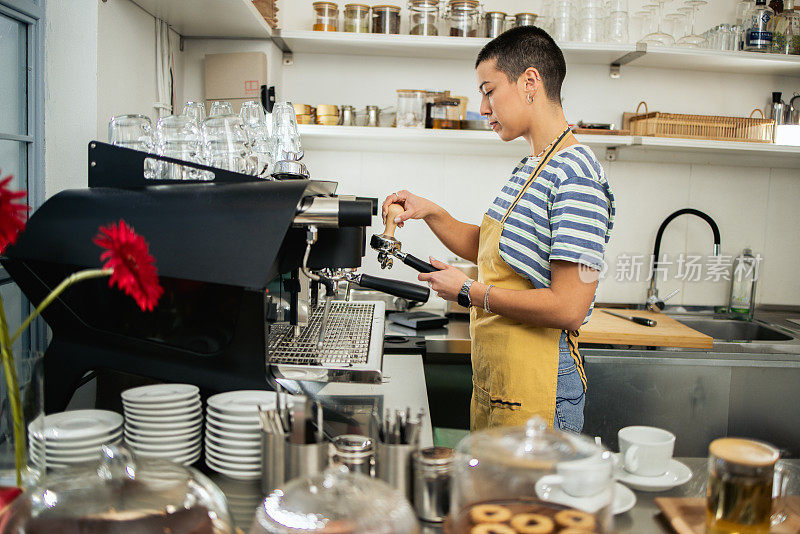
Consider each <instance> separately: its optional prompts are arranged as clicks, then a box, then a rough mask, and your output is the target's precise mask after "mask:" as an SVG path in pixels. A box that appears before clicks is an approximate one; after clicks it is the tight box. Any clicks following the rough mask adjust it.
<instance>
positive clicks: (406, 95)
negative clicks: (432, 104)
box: [395, 89, 427, 128]
mask: <svg viewBox="0 0 800 534" xmlns="http://www.w3.org/2000/svg"><path fill="white" fill-rule="evenodd" d="M426 96H427V93H426V92H425V91H419V90H416V89H398V90H397V118H396V119H395V122H396V124H395V125H396V126H397V127H398V128H424V127H425V98H426Z"/></svg>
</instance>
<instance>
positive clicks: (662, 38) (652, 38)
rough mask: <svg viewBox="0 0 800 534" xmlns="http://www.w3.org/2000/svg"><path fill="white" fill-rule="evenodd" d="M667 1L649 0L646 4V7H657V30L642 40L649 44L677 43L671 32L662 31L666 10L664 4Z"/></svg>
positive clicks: (664, 44) (668, 44) (665, 44)
mask: <svg viewBox="0 0 800 534" xmlns="http://www.w3.org/2000/svg"><path fill="white" fill-rule="evenodd" d="M665 3H666V1H665V0H655V1H652V0H649V1H648V3H646V4H645V7H652V8H655V19H654V26H655V31H653V32H651V33H648V34H647V35H645V36H644V37H642V42H644V43H647V44H648V45H655V46H673V45H674V44H675V38H674V37H672V36H671V35H670V34H668V33H665V32H664V31H662V28H661V25H662V23H663V16H662V14H663V12H664V4H665Z"/></svg>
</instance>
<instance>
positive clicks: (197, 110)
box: [181, 100, 206, 128]
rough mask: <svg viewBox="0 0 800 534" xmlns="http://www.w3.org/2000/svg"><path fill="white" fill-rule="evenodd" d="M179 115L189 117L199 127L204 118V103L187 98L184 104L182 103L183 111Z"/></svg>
mask: <svg viewBox="0 0 800 534" xmlns="http://www.w3.org/2000/svg"><path fill="white" fill-rule="evenodd" d="M181 115H186V116H187V117H190V118H191V119H192V120H193V121H194V122H195V123H196V124H197V127H198V128H199V127H200V126H201V125H202V124H203V121H204V120H206V105H205V104H203V103H202V102H196V101H194V100H187V101H186V104H184V105H183V112H182V113H181Z"/></svg>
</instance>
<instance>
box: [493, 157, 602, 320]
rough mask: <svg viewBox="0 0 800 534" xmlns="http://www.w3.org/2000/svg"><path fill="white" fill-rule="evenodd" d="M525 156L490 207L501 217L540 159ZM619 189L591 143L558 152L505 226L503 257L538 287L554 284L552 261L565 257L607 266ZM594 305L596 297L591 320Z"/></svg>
mask: <svg viewBox="0 0 800 534" xmlns="http://www.w3.org/2000/svg"><path fill="white" fill-rule="evenodd" d="M539 161H540V160H539V159H538V158H533V157H531V156H526V157H525V158H523V159H522V161H521V162H520V163H519V164H518V165H517V166H516V168H515V169H514V172H513V173H512V174H511V177H510V178H509V179H508V182H506V184H505V185H504V186H503V189H502V190H501V191H500V194H498V195H497V198H495V200H494V202H493V203H492V205H491V206H490V207H489V210H488V211H487V215H489V217H492V218H493V219H495V220H497V221H502V219H503V216H504V215H505V213H506V210H507V209H508V207H509V206H511V204H512V202H513V201H514V199H515V198H516V197H517V194H519V190H520V188H522V187H523V186H524V185H525V183H526V182H527V181H528V179H529V178H530V176H531V174H532V173H533V171H534V170H535V168H536V166H537V165H538V163H539ZM614 211H615V208H614V194H613V193H612V191H611V186H609V184H608V182H607V181H606V177H605V173H604V172H603V167H602V166H601V165H600V163H599V162H598V161H597V158H595V156H594V154H593V153H592V151H591V150H590V149H589V147H587V146H585V145H572V146H569V147H567V148H564V149H562V150H560V151H558V152H557V153H556V154H554V155H553V157H552V158H551V159H550V161H549V162H548V163H547V165H546V166H545V167H544V168H543V169H542V171H541V172H540V173H539V176H538V177H537V178H536V180H535V181H534V182H533V183H532V184H531V185H530V187H528V190H527V191H526V192H525V193H524V194H523V195H522V198H520V200H519V202H517V204H516V206H514V209H513V210H512V211H511V214H510V215H509V216H508V219H506V222H505V224H504V225H503V231H502V234H501V235H500V256H501V257H502V258H503V260H505V262H506V263H508V265H509V266H511V268H512V269H514V271H516V272H517V274H519V275H520V276H524V277H526V278H528V279H529V280H530V281H531V282H532V283H533V286H534V287H535V288H537V289H539V288H543V287H550V262H551V261H552V260H565V261H571V262H575V263H581V264H583V265H588V266H589V267H592V268H594V269H597V270H602V267H603V255H604V252H605V248H606V244H607V243H608V239H609V237H610V235H611V228H612V227H613V225H614ZM593 307H594V299H592V306H590V308H589V313H588V314H587V316H586V319H585V320H584V323H585V322H586V321H588V319H589V316H590V315H591V313H592V308H593Z"/></svg>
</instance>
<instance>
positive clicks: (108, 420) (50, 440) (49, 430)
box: [28, 410, 122, 469]
mask: <svg viewBox="0 0 800 534" xmlns="http://www.w3.org/2000/svg"><path fill="white" fill-rule="evenodd" d="M38 423H39V421H38V420H37V421H34V422H33V423H31V424H30V425H29V427H28V430H29V432H28V436H29V439H28V445H29V447H30V449H31V451H30V452H31V457H32V458H33V459H34V460H35V461H36V462H37V463H38V462H39V461H40V459H41V457H42V454H44V458H45V465H46V466H47V467H48V468H50V469H61V468H64V467H69V466H70V465H74V464H80V463H84V462H93V461H97V462H99V461H100V449H101V448H102V446H103V445H116V444H118V443H119V442H121V441H122V416H121V415H119V414H118V413H114V412H108V411H105V410H72V411H69V412H61V413H54V414H51V415H47V416H45V417H44V425H43V427H39V428H43V434H44V449H45V450H42V441H41V439H35V438H34V435H35V434H36V431H35V430H34V424H37V426H38Z"/></svg>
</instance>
